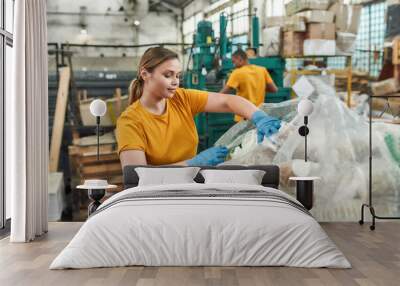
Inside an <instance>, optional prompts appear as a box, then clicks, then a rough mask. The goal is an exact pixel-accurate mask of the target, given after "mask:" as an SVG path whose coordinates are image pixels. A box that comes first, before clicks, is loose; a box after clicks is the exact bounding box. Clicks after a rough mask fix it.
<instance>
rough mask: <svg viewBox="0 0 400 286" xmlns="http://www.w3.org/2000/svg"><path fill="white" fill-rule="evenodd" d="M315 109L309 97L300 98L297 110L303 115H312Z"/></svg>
mask: <svg viewBox="0 0 400 286" xmlns="http://www.w3.org/2000/svg"><path fill="white" fill-rule="evenodd" d="M313 110H314V105H313V103H312V101H311V100H309V99H302V100H300V102H299V104H298V106H297V112H298V113H299V114H300V115H302V116H308V115H310V114H311V113H312V112H313Z"/></svg>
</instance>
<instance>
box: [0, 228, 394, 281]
mask: <svg viewBox="0 0 400 286" xmlns="http://www.w3.org/2000/svg"><path fill="white" fill-rule="evenodd" d="M81 225H82V224H81V223H77V222H73V223H61V222H58V223H50V230H49V233H48V234H47V235H45V236H44V237H42V238H40V239H38V240H35V241H34V242H32V243H27V244H15V243H14V244H10V243H9V241H8V238H6V239H3V240H1V241H0V285H1V286H8V285H10V286H11V285H12V286H17V285H29V286H30V285H52V286H56V285H57V286H58V285H68V286H75V285H137V286H139V285H140V286H153V285H166V286H178V285H227V286H234V285H245V286H253V285H254V286H261V285H290V286H292V285H296V286H297V285H346V286H351V285H382V286H390V285H400V223H397V222H383V221H380V222H378V224H377V228H376V230H375V231H370V230H369V228H368V225H363V226H360V225H358V224H356V223H325V224H322V226H323V228H324V229H325V230H326V231H327V233H328V235H329V236H330V237H331V238H332V240H333V241H334V242H335V243H336V244H337V246H338V247H339V248H340V249H341V250H342V251H343V253H344V254H345V256H346V257H347V258H348V259H349V261H350V262H351V264H352V266H353V268H352V269H348V270H343V269H305V268H289V267H123V268H102V269H86V270H52V271H50V270H48V267H49V265H50V263H51V261H52V260H53V259H54V258H55V256H56V255H57V254H58V253H59V252H60V251H61V250H62V249H63V247H65V245H66V244H67V243H68V241H69V240H70V239H71V238H72V237H73V235H74V234H75V233H76V232H77V230H78V229H79V227H80V226H81Z"/></svg>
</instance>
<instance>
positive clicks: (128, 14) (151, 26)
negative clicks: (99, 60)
mask: <svg viewBox="0 0 400 286" xmlns="http://www.w3.org/2000/svg"><path fill="white" fill-rule="evenodd" d="M131 2H132V1H127V0H121V1H115V0H101V1H100V0H96V1H94V0H48V1H47V10H48V15H47V17H48V19H47V20H48V41H49V42H57V43H65V42H70V43H79V44H83V43H88V44H130V45H133V44H149V43H161V42H181V33H180V26H179V21H178V20H179V19H178V18H177V16H176V15H175V14H174V13H171V12H162V13H156V12H151V13H146V11H148V0H137V1H136V3H137V4H136V6H134V5H133V4H131ZM121 5H123V6H124V10H125V11H123V12H120V11H118V10H119V8H120V6H121ZM81 6H86V7H87V10H86V12H87V14H86V16H85V17H82V16H81V15H80V14H79V13H80V7H81ZM108 9H109V11H108V16H106V13H107V10H108ZM63 13H64V14H63ZM65 13H68V14H67V15H66V14H65ZM136 20H139V21H140V25H139V26H135V25H134V21H136ZM82 22H83V23H84V24H86V25H87V28H86V31H87V34H86V33H81V31H82V29H83V27H82ZM136 52H137V51H135V53H133V54H131V53H130V52H129V51H128V52H127V55H128V56H129V55H132V56H135V55H136ZM110 53H111V54H110ZM112 53H113V52H112V50H108V52H107V53H104V54H105V55H110V56H113V54H112ZM139 53H140V51H139ZM90 55H93V56H98V55H99V52H98V51H93V52H90V53H89V54H86V56H90ZM114 55H116V56H119V55H121V51H115V54H114Z"/></svg>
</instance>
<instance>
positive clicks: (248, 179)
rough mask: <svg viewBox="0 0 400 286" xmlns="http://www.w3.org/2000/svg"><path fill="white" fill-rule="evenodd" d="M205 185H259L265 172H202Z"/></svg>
mask: <svg viewBox="0 0 400 286" xmlns="http://www.w3.org/2000/svg"><path fill="white" fill-rule="evenodd" d="M200 174H201V175H202V176H203V177H204V183H205V184H212V183H226V184H229V183H234V184H247V185H261V182H262V179H263V177H264V175H265V171H262V170H202V171H200Z"/></svg>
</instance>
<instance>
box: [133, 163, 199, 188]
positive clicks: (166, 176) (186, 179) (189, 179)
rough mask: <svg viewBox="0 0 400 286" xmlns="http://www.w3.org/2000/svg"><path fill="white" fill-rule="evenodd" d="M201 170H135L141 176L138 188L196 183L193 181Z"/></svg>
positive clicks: (195, 168)
mask: <svg viewBox="0 0 400 286" xmlns="http://www.w3.org/2000/svg"><path fill="white" fill-rule="evenodd" d="M199 170H200V168H199V167H185V168H145V167H137V168H135V171H136V173H137V174H138V176H139V183H138V186H149V185H167V184H187V183H195V181H194V180H193V179H194V178H195V177H196V175H197V173H198V172H199Z"/></svg>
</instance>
